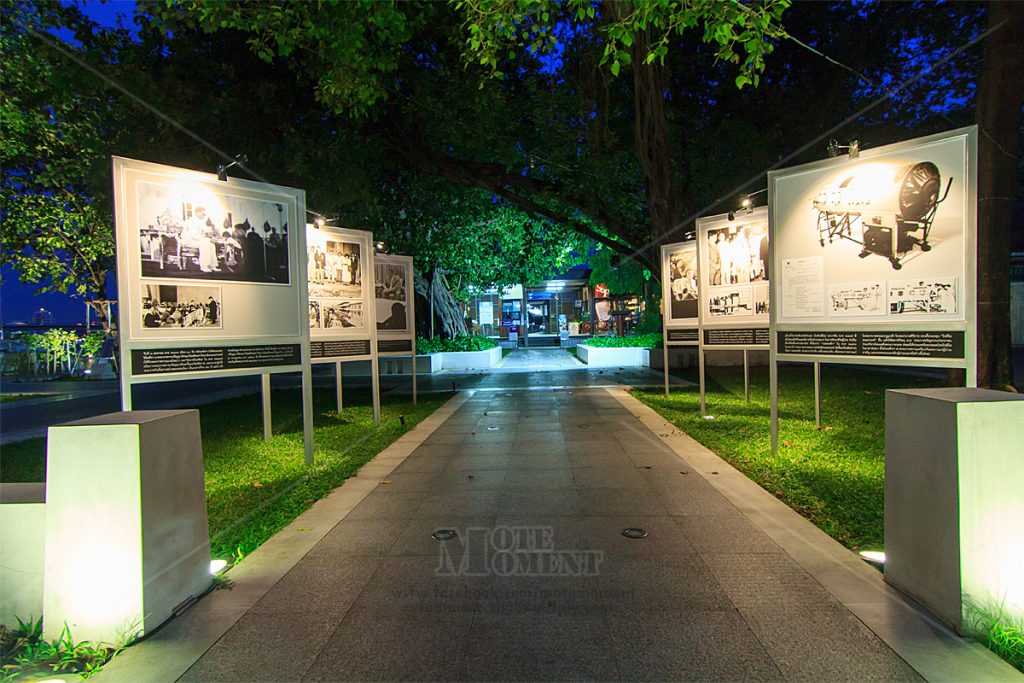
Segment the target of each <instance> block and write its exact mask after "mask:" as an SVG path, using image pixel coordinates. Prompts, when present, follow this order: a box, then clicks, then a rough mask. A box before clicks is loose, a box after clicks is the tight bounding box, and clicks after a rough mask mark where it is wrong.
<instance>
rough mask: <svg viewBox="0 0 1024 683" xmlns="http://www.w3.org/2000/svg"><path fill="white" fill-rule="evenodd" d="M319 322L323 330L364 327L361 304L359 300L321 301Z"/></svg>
mask: <svg viewBox="0 0 1024 683" xmlns="http://www.w3.org/2000/svg"><path fill="white" fill-rule="evenodd" d="M320 320H321V327H322V329H325V330H334V329H347V328H360V327H364V326H365V324H366V323H365V322H364V321H363V302H362V301H360V300H359V299H347V300H340V301H328V300H321V301H320Z"/></svg>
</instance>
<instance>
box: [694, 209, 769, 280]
mask: <svg viewBox="0 0 1024 683" xmlns="http://www.w3.org/2000/svg"><path fill="white" fill-rule="evenodd" d="M707 246H708V284H710V285H711V286H712V287H714V286H716V285H736V284H745V283H747V282H764V281H767V280H768V279H769V278H768V226H767V225H765V224H764V223H760V224H753V225H745V226H735V225H734V226H728V227H725V228H717V229H714V230H708V239H707Z"/></svg>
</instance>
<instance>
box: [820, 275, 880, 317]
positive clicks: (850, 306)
mask: <svg viewBox="0 0 1024 683" xmlns="http://www.w3.org/2000/svg"><path fill="white" fill-rule="evenodd" d="M829 299H830V301H831V304H832V305H831V309H830V310H831V313H832V314H833V315H846V314H854V313H867V314H871V315H882V314H884V313H885V308H884V306H885V292H884V289H883V286H882V284H880V283H878V282H873V283H870V284H861V285H847V286H842V285H840V286H833V287H829Z"/></svg>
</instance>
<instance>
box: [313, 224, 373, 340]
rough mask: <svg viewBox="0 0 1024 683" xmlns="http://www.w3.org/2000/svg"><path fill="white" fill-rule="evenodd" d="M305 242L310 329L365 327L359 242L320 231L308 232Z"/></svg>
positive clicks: (361, 255) (361, 256)
mask: <svg viewBox="0 0 1024 683" xmlns="http://www.w3.org/2000/svg"><path fill="white" fill-rule="evenodd" d="M306 239H307V246H306V268H307V274H308V290H309V327H310V329H313V330H332V329H333V330H338V329H360V328H364V327H366V321H365V319H364V310H363V294H364V292H363V261H362V258H363V254H362V249H361V246H360V244H359V242H357V241H354V240H353V241H348V240H344V239H339V238H338V237H334V236H331V235H330V234H329V233H328V232H327V231H323V230H317V229H307V231H306Z"/></svg>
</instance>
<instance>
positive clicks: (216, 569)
mask: <svg viewBox="0 0 1024 683" xmlns="http://www.w3.org/2000/svg"><path fill="white" fill-rule="evenodd" d="M227 568H228V561H227V560H210V574H212V575H213V576H217V574H220V573H221V572H222V571H224V570H225V569H227Z"/></svg>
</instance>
